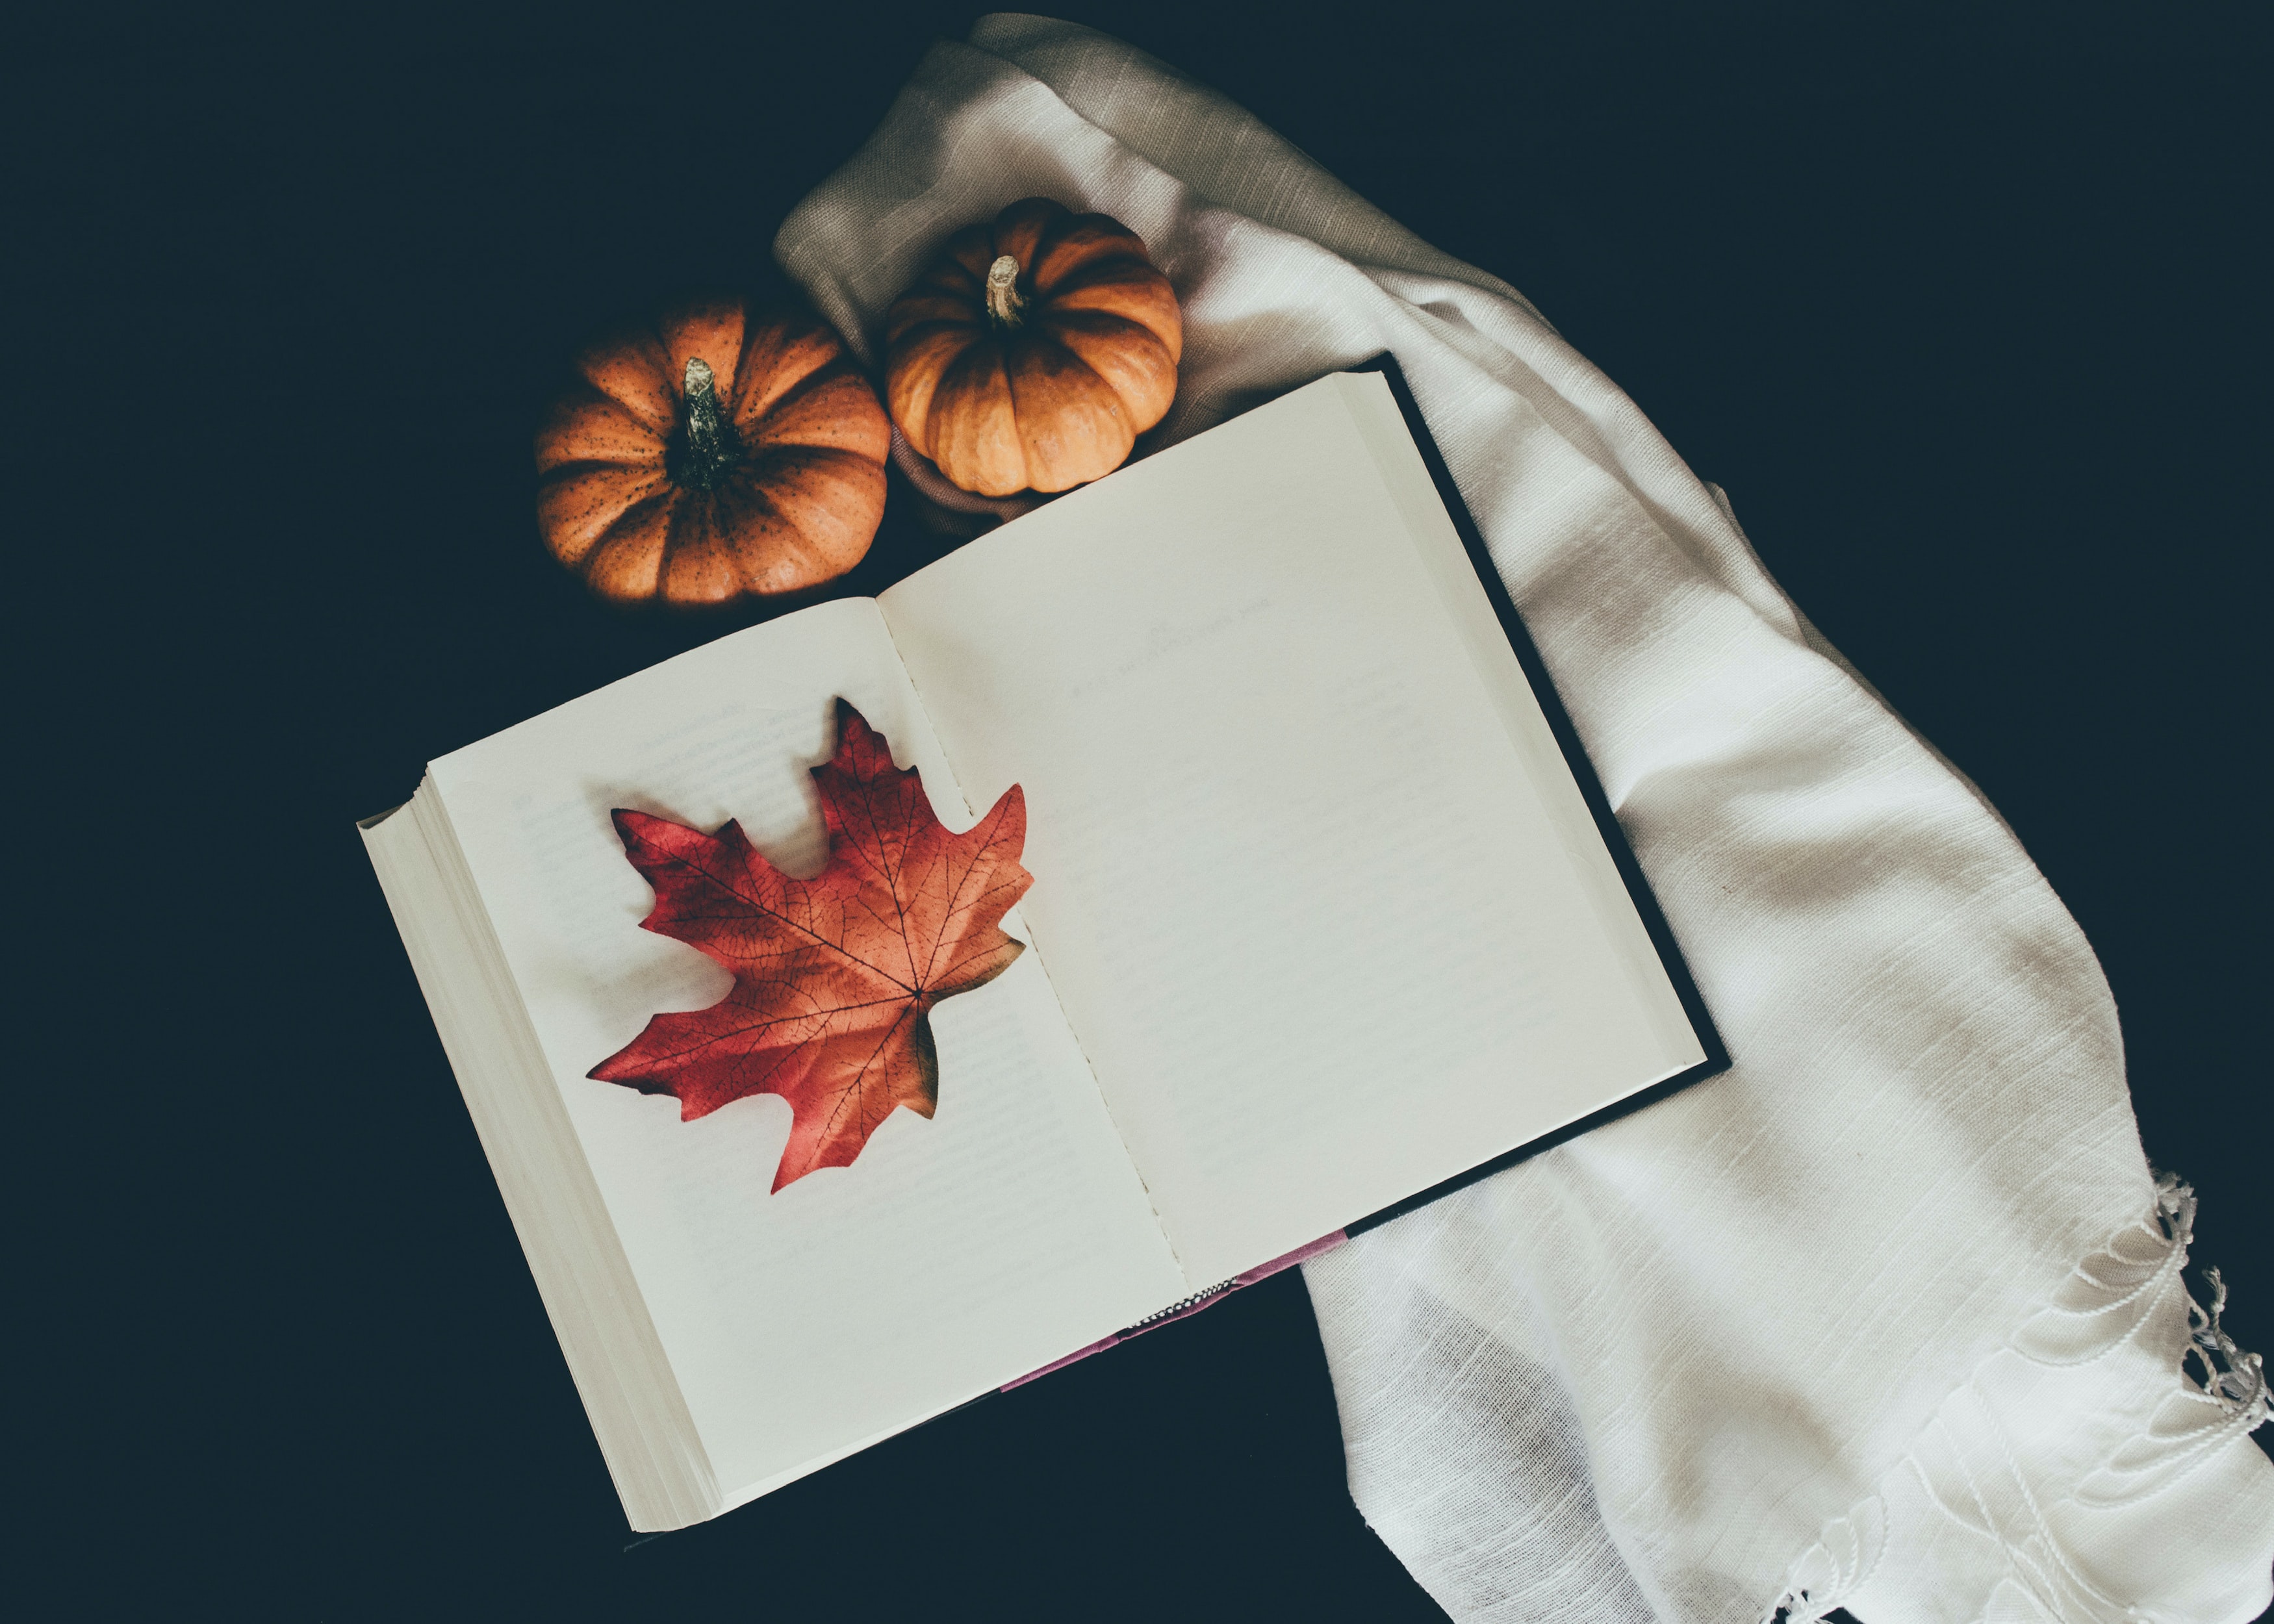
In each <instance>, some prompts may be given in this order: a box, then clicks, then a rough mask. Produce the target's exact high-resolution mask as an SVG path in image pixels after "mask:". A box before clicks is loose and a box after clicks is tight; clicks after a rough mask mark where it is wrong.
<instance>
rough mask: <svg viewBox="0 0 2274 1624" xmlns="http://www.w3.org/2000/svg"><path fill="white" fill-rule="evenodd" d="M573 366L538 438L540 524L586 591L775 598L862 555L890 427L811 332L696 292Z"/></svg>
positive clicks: (715, 600)
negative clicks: (573, 374)
mask: <svg viewBox="0 0 2274 1624" xmlns="http://www.w3.org/2000/svg"><path fill="white" fill-rule="evenodd" d="M576 371H577V372H578V373H579V374H580V375H581V382H580V383H579V385H578V387H576V388H575V389H573V390H572V391H571V392H570V393H569V394H568V395H564V396H563V397H562V398H561V399H560V400H559V401H557V402H555V403H554V404H553V409H552V410H551V411H550V412H549V413H548V414H547V416H546V419H545V424H544V426H543V428H542V429H540V430H539V431H538V436H537V468H538V479H539V485H538V498H537V512H538V525H539V527H540V528H541V529H542V530H543V531H544V535H545V545H546V546H547V547H548V548H550V549H551V551H552V553H553V557H555V558H557V559H559V560H561V562H562V563H563V564H565V565H567V566H568V567H569V568H571V569H573V570H575V571H576V572H577V573H578V574H579V575H582V576H583V577H584V581H585V583H586V584H588V585H589V586H590V587H591V589H592V590H593V591H594V592H596V593H598V594H599V596H600V597H602V598H609V599H612V600H614V601H616V602H620V603H636V602H643V601H649V600H653V601H659V602H662V603H665V604H669V605H676V606H681V607H693V606H700V605H713V604H725V603H730V602H733V601H734V600H735V599H737V598H743V597H745V596H749V597H760V598H764V597H772V596H774V595H776V594H779V593H783V592H794V591H798V590H801V589H802V588H806V587H811V586H818V585H819V584H820V583H823V582H825V581H828V580H831V579H833V578H834V577H836V576H838V575H843V574H844V573H845V572H846V571H847V570H848V569H850V568H853V566H854V565H855V564H857V563H859V562H860V561H861V559H862V555H863V554H865V553H867V552H868V551H869V544H870V541H871V540H873V539H874V538H875V537H876V534H877V521H878V520H879V519H880V518H882V517H883V515H884V511H885V456H886V455H888V454H889V453H890V451H891V448H892V431H891V428H890V426H889V425H887V423H886V422H885V412H884V408H883V406H882V405H881V404H880V403H879V402H878V401H877V392H876V390H875V389H874V388H873V387H871V386H870V382H869V380H867V379H866V378H864V377H862V374H861V372H860V371H859V370H858V369H857V368H856V367H855V365H854V363H853V360H852V358H851V357H849V356H847V354H846V353H845V345H844V341H843V340H841V339H840V338H839V337H838V335H837V334H836V332H835V331H834V330H833V329H832V328H831V327H829V326H828V325H827V324H826V323H825V322H822V321H820V320H817V319H815V318H814V317H812V316H809V315H806V314H803V313H802V312H798V313H789V312H771V313H769V312H751V311H749V310H747V309H745V308H744V306H743V304H742V301H741V300H739V299H713V300H705V301H701V302H697V303H692V304H688V305H681V306H679V307H678V308H676V309H674V310H671V311H668V312H666V313H665V314H664V315H663V316H662V317H661V318H660V319H659V320H656V321H654V322H652V323H650V324H643V325H639V326H636V327H629V328H626V329H624V330H622V331H620V332H618V333H617V334H615V335H613V336H611V337H609V338H606V339H605V340H603V341H601V342H599V343H596V344H593V345H591V347H589V348H588V349H587V350H585V351H584V353H583V354H582V355H581V356H579V357H577V361H576Z"/></svg>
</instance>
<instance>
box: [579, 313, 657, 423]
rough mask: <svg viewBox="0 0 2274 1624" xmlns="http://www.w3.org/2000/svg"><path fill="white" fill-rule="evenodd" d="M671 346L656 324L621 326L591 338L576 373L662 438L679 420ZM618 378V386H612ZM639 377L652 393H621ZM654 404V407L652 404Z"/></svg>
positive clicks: (639, 380)
mask: <svg viewBox="0 0 2274 1624" xmlns="http://www.w3.org/2000/svg"><path fill="white" fill-rule="evenodd" d="M670 368H671V350H670V346H669V345H667V344H666V343H665V342H663V340H662V338H661V337H659V335H657V333H656V331H655V329H654V327H652V326H650V325H644V324H642V325H636V326H634V327H629V328H625V329H620V330H619V331H618V332H617V334H616V335H614V339H613V340H612V341H602V342H596V343H593V344H589V345H587V346H586V347H585V349H584V351H583V352H582V353H581V354H579V355H578V357H576V375H577V377H578V378H579V379H581V380H583V381H584V384H585V386H586V387H588V388H590V389H591V391H592V393H593V394H595V395H599V397H600V398H601V399H602V400H605V401H607V402H611V403H612V404H614V406H615V407H616V408H617V409H618V410H621V411H623V412H625V413H626V414H628V415H629V417H631V418H632V419H633V420H634V421H635V422H636V423H637V424H639V425H640V426H641V427H642V428H644V429H645V430H647V432H649V433H651V434H653V435H655V436H656V437H657V438H658V439H661V438H663V437H664V436H666V435H667V434H669V433H670V432H671V429H672V425H674V423H676V422H677V421H678V420H679V391H678V389H677V388H676V387H674V385H673V383H672V380H671V378H670V375H669V374H670ZM611 383H614V384H615V385H616V386H617V388H612V387H609V386H610V384H611ZM635 383H636V384H637V385H639V386H640V387H641V393H642V394H643V395H645V396H647V397H650V398H648V399H636V398H634V397H632V396H630V395H624V394H619V393H618V388H629V387H632V386H633V385H634V384H635ZM650 405H652V406H653V407H654V409H655V410H654V412H653V413H651V412H650V410H648V409H649V407H650Z"/></svg>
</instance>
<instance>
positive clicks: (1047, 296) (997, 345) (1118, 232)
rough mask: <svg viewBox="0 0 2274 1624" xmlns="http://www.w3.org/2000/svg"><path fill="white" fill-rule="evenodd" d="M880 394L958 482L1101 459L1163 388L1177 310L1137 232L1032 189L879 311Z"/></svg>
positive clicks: (1172, 382) (1079, 480)
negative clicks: (881, 320)
mask: <svg viewBox="0 0 2274 1624" xmlns="http://www.w3.org/2000/svg"><path fill="white" fill-rule="evenodd" d="M885 345H886V361H885V398H886V400H887V401H888V402H890V403H891V406H892V421H893V422H894V423H896V424H898V425H900V432H901V433H902V434H903V435H904V436H906V437H907V442H908V444H909V445H910V446H911V447H914V448H915V450H917V451H920V452H922V454H923V455H925V456H928V457H930V459H931V460H932V462H935V463H936V464H937V465H938V468H939V471H940V472H941V473H942V474H944V475H945V476H946V477H947V478H948V479H950V480H952V481H953V483H954V484H956V485H960V486H961V487H962V488H963V489H964V490H967V491H975V492H979V493H980V494H981V495H983V496H1008V495H1010V494H1011V493H1012V492H1016V491H1024V490H1029V489H1031V490H1035V491H1064V490H1068V489H1071V488H1072V487H1073V486H1074V485H1081V484H1083V483H1084V482H1085V481H1088V480H1091V479H1096V478H1098V477H1101V476H1102V475H1105V474H1110V473H1111V472H1112V471H1113V470H1115V469H1117V468H1118V467H1120V466H1121V464H1122V463H1123V462H1126V461H1127V459H1128V456H1129V451H1130V447H1132V446H1133V445H1134V444H1135V443H1136V440H1137V436H1138V435H1140V434H1141V433H1143V432H1145V431H1146V430H1147V429H1149V428H1151V427H1152V426H1153V425H1155V424H1156V423H1158V422H1159V421H1160V420H1161V419H1162V417H1163V416H1165V415H1166V414H1167V412H1168V410H1169V403H1170V402H1171V401H1172V400H1174V399H1175V398H1176V393H1177V363H1178V361H1179V360H1180V359H1182V358H1183V356H1184V348H1185V324H1184V318H1183V316H1182V314H1181V313H1180V312H1178V309H1177V296H1176V294H1175V293H1174V292H1173V291H1172V290H1171V289H1170V287H1169V279H1168V278H1167V277H1165V276H1163V275H1162V274H1161V273H1160V272H1159V271H1158V270H1157V269H1156V268H1155V267H1154V265H1153V262H1152V260H1150V259H1148V258H1147V257H1146V254H1145V244H1144V243H1143V242H1142V241H1141V240H1140V239H1139V237H1138V236H1137V234H1136V233H1135V232H1133V231H1132V230H1131V229H1129V228H1128V227H1126V226H1125V225H1123V224H1122V223H1121V222H1119V221H1118V220H1114V219H1111V218H1110V217H1109V216H1107V215H1104V214H1074V213H1073V211H1071V210H1069V209H1067V208H1066V207H1064V206H1063V205H1061V204H1058V203H1054V202H1052V201H1051V200H1050V199H1048V198H1028V199H1025V200H1024V201H1022V202H1018V203H1013V204H1012V205H1011V207H1008V208H1006V209H1005V210H1004V211H1003V212H1002V213H1001V214H998V215H997V216H996V217H995V219H994V221H993V222H992V223H990V224H986V225H975V226H969V227H967V228H965V229H963V230H961V231H959V232H957V233H956V234H955V235H954V236H953V237H950V238H949V239H948V242H947V246H946V248H945V251H944V252H942V253H941V254H940V256H939V258H938V259H936V260H935V261H933V263H932V265H931V266H930V268H928V269H927V270H926V271H925V272H924V274H922V276H921V277H919V278H918V279H917V281H916V283H915V286H914V287H912V288H910V289H908V290H907V292H906V293H903V294H902V295H900V297H899V298H898V299H896V300H894V301H893V303H892V308H891V309H890V310H889V311H887V312H885Z"/></svg>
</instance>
